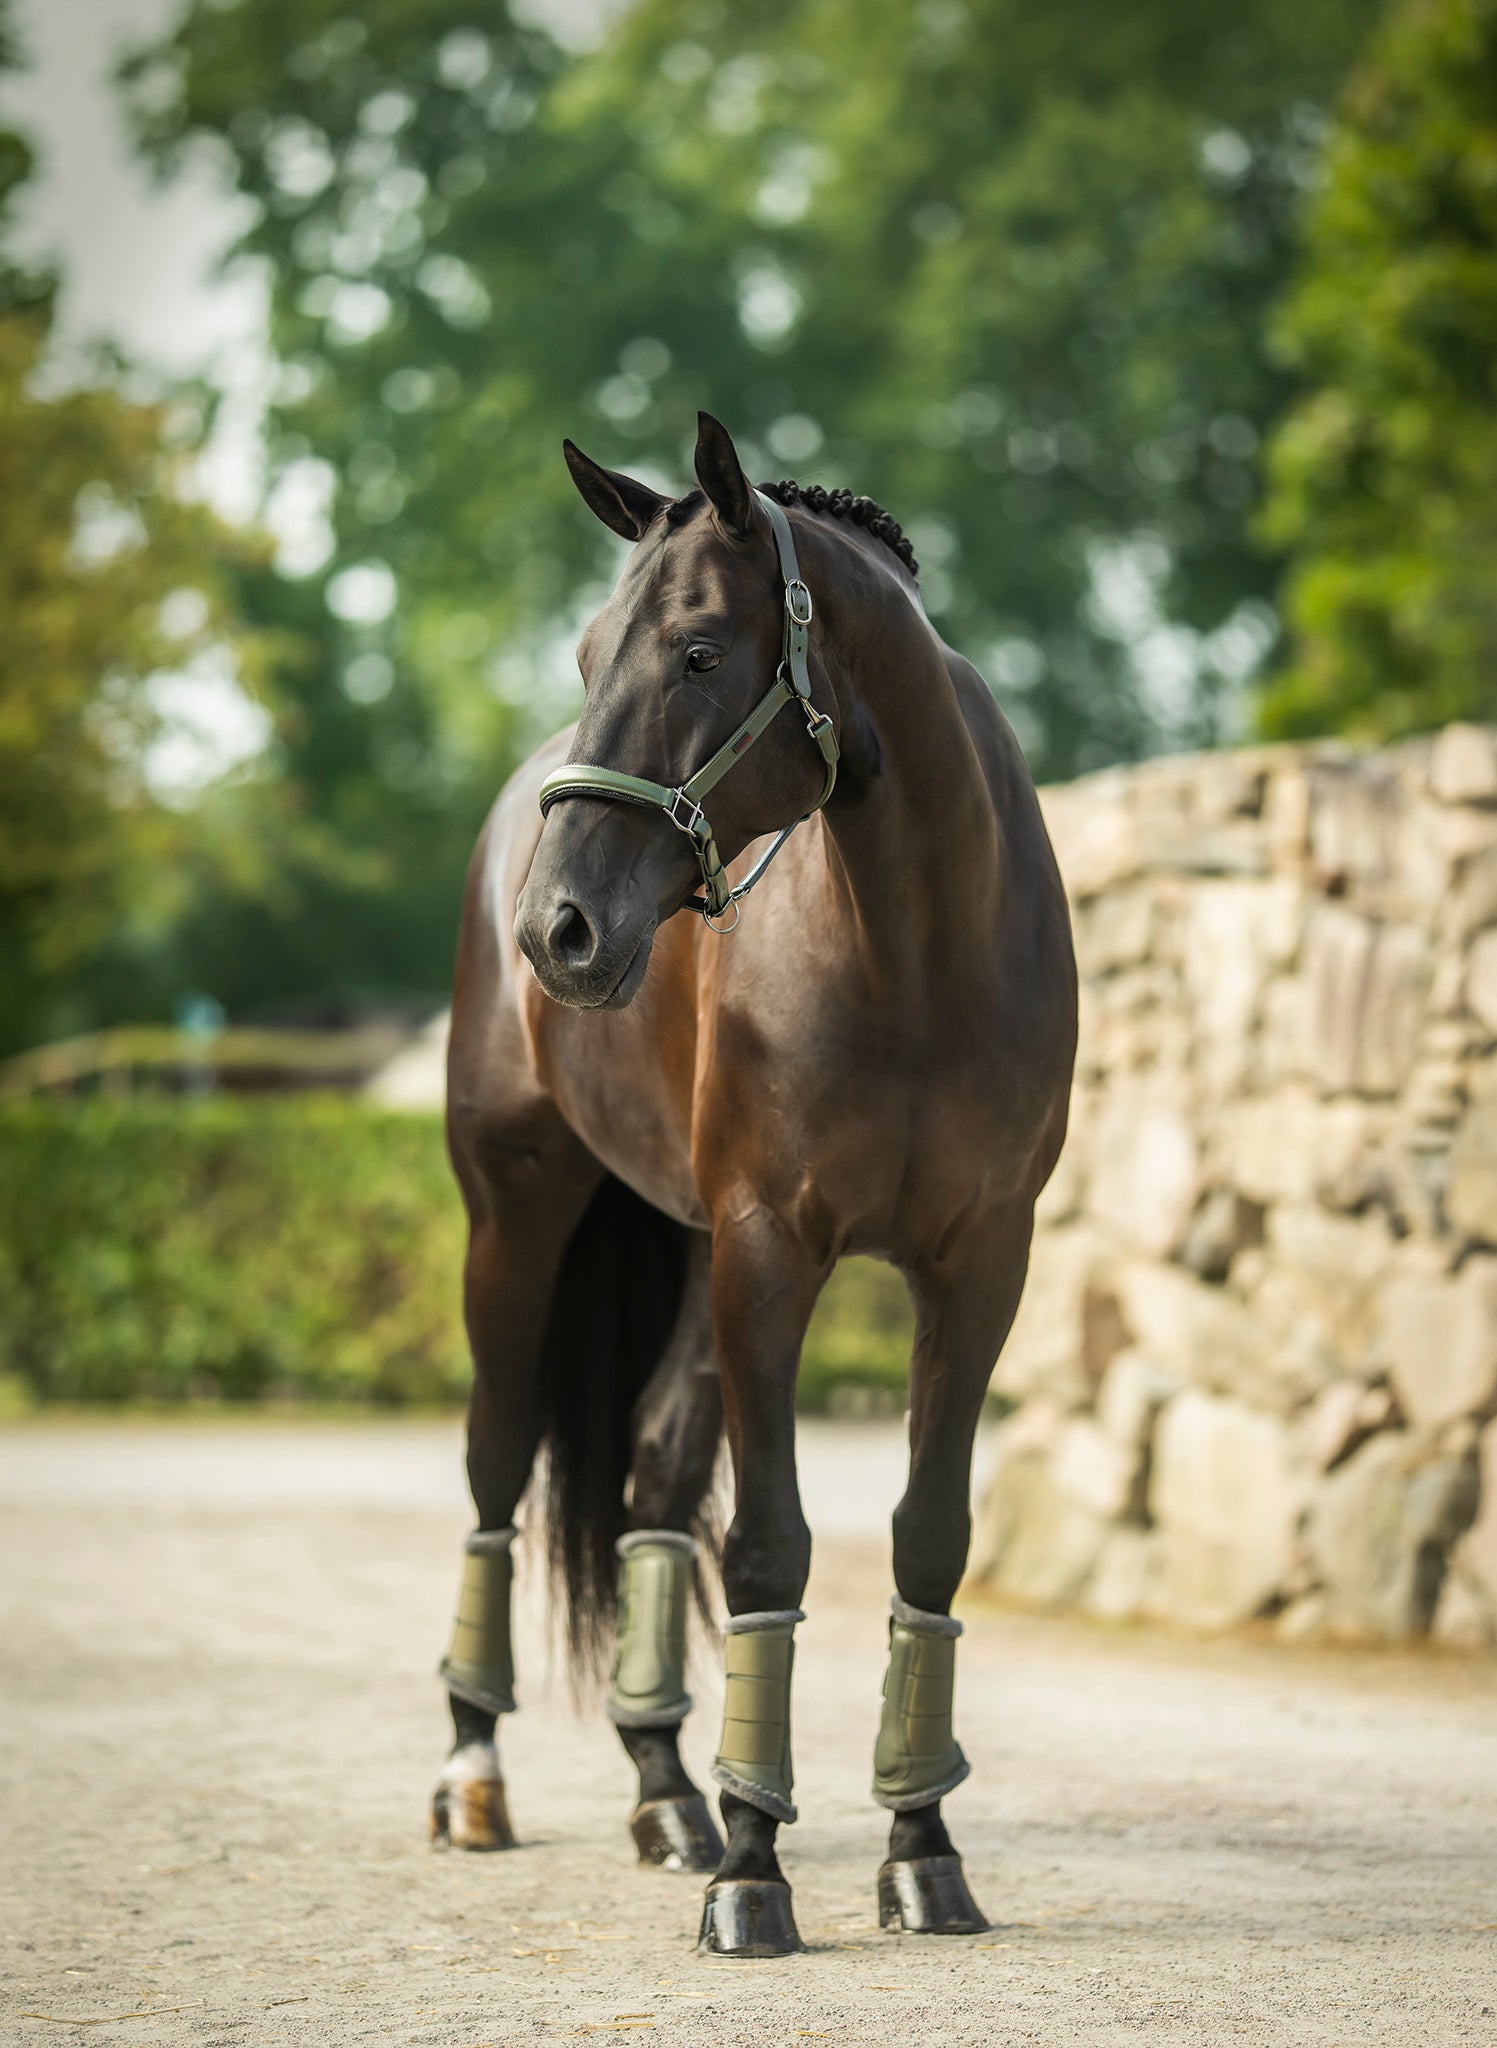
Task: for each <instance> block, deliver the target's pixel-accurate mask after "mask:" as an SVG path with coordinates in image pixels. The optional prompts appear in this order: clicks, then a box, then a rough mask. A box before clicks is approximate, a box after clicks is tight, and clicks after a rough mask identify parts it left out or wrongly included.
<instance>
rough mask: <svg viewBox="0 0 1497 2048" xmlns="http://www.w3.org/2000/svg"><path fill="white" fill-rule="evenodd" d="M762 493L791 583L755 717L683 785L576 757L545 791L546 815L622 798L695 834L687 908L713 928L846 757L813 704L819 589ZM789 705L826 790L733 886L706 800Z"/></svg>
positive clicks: (818, 804)
mask: <svg viewBox="0 0 1497 2048" xmlns="http://www.w3.org/2000/svg"><path fill="white" fill-rule="evenodd" d="M755 496H756V497H757V498H758V500H759V503H760V504H761V505H762V506H763V507H764V510H765V511H766V513H768V515H769V525H770V531H771V532H772V533H773V535H774V544H775V554H776V557H777V559H778V561H779V567H780V580H781V582H782V583H783V584H784V587H785V588H784V630H783V635H782V640H781V651H780V665H779V667H778V669H777V670H776V671H775V679H774V681H773V682H772V683H771V684H770V686H769V688H768V689H767V690H766V691H765V693H764V695H763V696H762V697H761V698H760V699H759V701H758V703H757V704H756V705H755V706H754V708H753V710H752V711H750V713H749V715H748V717H747V718H745V719H744V721H743V723H742V724H741V725H740V726H739V727H738V728H737V730H736V731H735V732H734V733H733V734H732V736H731V737H730V738H729V739H727V740H725V741H724V743H723V744H722V746H720V747H719V748H718V750H717V752H716V753H715V754H713V755H712V757H711V758H710V760H708V761H706V762H705V763H704V764H703V765H702V767H700V768H699V769H698V770H697V772H696V774H695V775H693V776H691V777H690V778H689V779H688V780H687V781H685V782H682V783H679V784H678V785H677V786H676V787H675V788H671V787H670V785H669V784H667V783H664V782H651V781H650V780H649V779H648V778H647V777H645V776H642V775H625V774H623V773H622V772H621V771H620V770H619V769H616V768H596V767H593V766H592V765H590V764H589V763H587V762H583V761H569V762H567V763H566V765H565V766H564V767H561V768H558V769H556V770H555V771H554V772H553V773H552V774H550V775H548V776H547V777H546V779H545V781H544V782H543V783H542V784H541V789H540V802H541V815H542V817H544V816H545V815H546V814H547V813H548V812H549V810H550V809H551V806H552V805H553V804H555V803H560V802H562V801H563V799H564V798H566V797H576V796H589V797H604V798H607V799H608V800H610V801H612V802H614V803H624V804H638V805H639V806H640V807H641V808H642V809H644V810H649V811H663V812H664V814H665V816H666V817H667V818H669V819H670V821H671V823H672V824H673V825H674V826H675V827H676V829H677V831H679V832H684V833H685V834H686V836H687V837H688V839H690V841H691V843H692V848H693V851H694V852H695V854H696V857H697V866H698V867H699V868H700V869H701V873H702V893H701V895H699V896H689V897H688V898H687V899H686V904H685V906H684V907H685V908H688V909H691V910H697V911H700V912H701V914H702V917H703V919H704V921H705V922H706V923H707V924H708V925H709V926H710V928H711V929H712V930H713V931H719V930H722V931H732V930H733V927H734V925H736V924H737V922H738V909H737V906H738V904H739V903H740V902H741V901H742V900H743V898H744V897H745V896H747V894H748V893H749V891H750V890H751V889H752V888H753V887H754V886H755V884H756V883H757V882H758V881H759V879H760V877H761V876H762V875H763V873H764V871H765V869H766V868H767V867H768V866H769V864H770V862H771V861H772V860H773V859H774V857H775V855H776V854H777V853H778V852H779V850H780V848H781V847H782V846H783V845H784V844H785V841H786V840H787V839H788V838H789V837H790V835H791V833H792V832H793V831H794V830H795V827H796V825H802V824H804V823H805V820H806V818H809V817H811V816H812V815H813V813H815V812H816V811H819V810H820V809H821V808H822V806H823V805H824V804H825V803H826V801H827V799H828V798H829V797H830V796H831V793H832V791H833V789H834V788H835V787H836V783H837V762H838V760H839V759H840V750H839V748H838V745H837V735H836V733H835V732H834V731H833V729H832V721H831V719H830V718H829V717H828V716H827V714H826V713H825V712H823V711H818V710H817V709H816V706H815V705H814V704H813V703H812V702H811V675H810V669H809V667H808V657H809V655H810V651H811V620H812V616H813V607H812V603H811V593H810V591H809V590H808V589H807V588H806V585H805V582H804V580H803V579H802V577H801V573H800V563H799V560H798V559H797V556H796V552H795V536H794V534H793V532H792V531H791V527H790V521H789V520H788V519H787V518H786V517H785V513H784V510H783V508H782V507H781V506H779V505H777V504H776V503H775V501H774V499H773V498H770V497H766V496H765V494H764V493H763V492H762V491H757V492H755ZM787 704H799V706H800V708H801V711H802V713H803V715H804V717H805V721H806V731H807V733H808V734H809V736H810V738H811V739H812V741H813V742H814V743H815V746H816V750H817V752H818V753H819V754H820V756H821V760H822V766H823V769H824V777H823V781H822V789H821V794H820V796H819V797H818V798H817V799H816V801H815V803H814V804H813V805H812V806H811V809H810V810H809V811H807V812H806V813H805V816H804V817H801V818H797V819H796V820H795V822H794V824H790V825H787V826H786V827H785V829H784V830H783V831H782V832H779V833H777V834H776V836H775V838H774V841H773V843H772V844H771V845H770V847H769V850H768V851H767V852H766V853H765V854H764V855H763V856H762V858H761V859H759V860H758V861H756V862H755V864H754V867H753V870H752V871H751V873H750V874H748V875H747V876H746V877H745V878H744V880H743V881H741V882H740V883H739V884H738V886H737V888H731V887H730V886H729V884H728V877H727V871H726V869H725V868H724V865H723V859H722V855H721V853H720V852H719V850H718V845H717V839H716V837H715V835H714V833H713V830H712V826H711V823H710V821H709V820H708V817H707V814H706V812H705V810H704V809H703V808H702V804H703V799H704V798H705V797H707V796H708V795H709V794H710V793H711V791H712V790H714V789H716V787H717V785H718V783H719V782H721V781H722V779H723V777H724V776H725V775H726V774H727V772H728V770H729V769H730V768H731V767H732V766H733V764H734V763H735V762H736V761H740V760H741V759H742V758H743V756H744V755H745V754H746V753H747V752H748V750H749V748H750V747H751V746H752V745H753V744H754V742H755V740H757V739H759V738H760V737H761V736H762V735H763V734H764V733H765V732H766V731H767V730H768V728H769V726H770V725H771V724H772V723H773V721H774V719H775V718H776V716H777V715H778V714H779V713H780V712H781V711H782V710H783V709H784V708H785V706H786V705H787ZM730 909H731V910H732V912H733V924H730V925H724V926H719V925H718V924H717V923H716V922H715V920H716V919H717V918H719V917H721V916H723V915H724V914H725V912H727V911H728V910H730Z"/></svg>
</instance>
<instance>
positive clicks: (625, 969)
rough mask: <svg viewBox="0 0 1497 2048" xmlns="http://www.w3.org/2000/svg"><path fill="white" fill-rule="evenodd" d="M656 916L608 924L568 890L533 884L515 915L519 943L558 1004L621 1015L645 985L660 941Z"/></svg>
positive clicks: (537, 976) (608, 920)
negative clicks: (652, 953)
mask: <svg viewBox="0 0 1497 2048" xmlns="http://www.w3.org/2000/svg"><path fill="white" fill-rule="evenodd" d="M655 925H656V919H655V915H654V912H653V910H651V911H650V912H649V913H648V914H646V915H645V916H644V917H643V918H641V917H639V916H638V915H636V916H632V917H630V916H625V917H622V918H617V919H612V920H610V919H605V917H604V916H603V915H602V914H601V913H600V911H599V910H598V909H597V908H595V907H594V906H593V905H591V904H589V903H587V902H586V901H583V900H580V898H579V897H578V896H572V895H568V894H567V893H566V892H565V891H564V890H563V889H560V888H557V887H547V886H546V885H545V884H544V883H543V882H541V881H540V880H539V879H538V878H534V877H533V878H532V880H531V881H529V882H527V883H526V885H525V887H524V889H523V890H522V891H521V892H520V900H519V903H518V905H517V906H516V911H515V943H516V944H517V945H518V946H519V948H520V951H521V952H522V953H523V954H524V955H525V958H526V959H527V960H528V961H529V962H530V964H531V966H532V968H534V970H535V978H536V980H537V981H538V982H539V983H540V985H541V987H542V988H543V989H544V990H545V991H546V994H547V995H548V996H550V998H551V1000H552V1001H553V1002H555V1003H565V1004H567V1005H568V1007H569V1008H571V1009H574V1010H622V1009H624V1008H625V1007H626V1005H627V1004H629V1003H630V1002H631V1001H632V1000H633V998H634V995H635V993H636V991H637V990H638V988H639V985H640V983H641V982H642V981H643V980H644V977H645V969H646V968H647V967H648V965H649V962H650V947H651V945H652V944H653V942H654V938H655Z"/></svg>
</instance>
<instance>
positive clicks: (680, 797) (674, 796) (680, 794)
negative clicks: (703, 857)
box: [665, 789, 707, 839]
mask: <svg viewBox="0 0 1497 2048" xmlns="http://www.w3.org/2000/svg"><path fill="white" fill-rule="evenodd" d="M683 804H684V805H685V806H686V815H685V817H684V818H683V817H682V816H681V806H682V805H683ZM665 815H666V816H667V817H668V818H669V819H670V821H671V823H672V824H673V825H674V826H675V828H676V830H677V831H678V832H684V833H685V834H686V836H687V838H688V839H695V838H697V836H698V834H699V830H700V828H701V827H702V826H703V825H705V824H706V822H707V817H706V813H705V812H704V811H703V809H702V807H701V805H700V804H699V803H697V802H696V801H695V799H694V798H692V797H689V796H688V795H687V794H686V791H685V790H684V789H673V790H672V791H671V800H670V802H669V803H668V804H667V805H666V806H665Z"/></svg>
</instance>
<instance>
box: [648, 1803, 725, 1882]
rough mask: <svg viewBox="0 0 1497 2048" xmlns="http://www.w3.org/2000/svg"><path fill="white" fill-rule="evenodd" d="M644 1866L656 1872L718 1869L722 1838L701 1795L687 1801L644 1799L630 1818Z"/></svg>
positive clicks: (720, 1859)
mask: <svg viewBox="0 0 1497 2048" xmlns="http://www.w3.org/2000/svg"><path fill="white" fill-rule="evenodd" d="M629 1832H630V1834H631V1835H633V1837H634V1846H635V1848H636V1849H638V1851H639V1860H640V1862H641V1863H647V1864H649V1865H650V1867H651V1868H652V1869H654V1870H716V1868H717V1866H718V1864H719V1863H721V1862H722V1860H723V1843H722V1836H721V1835H720V1834H719V1833H718V1832H717V1829H716V1827H715V1826H714V1825H713V1821H712V1815H711V1814H710V1813H709V1812H708V1811H707V1802H706V1800H705V1799H704V1798H703V1797H702V1795H701V1793H700V1792H692V1793H689V1794H688V1795H687V1796H686V1797H685V1798H684V1799H644V1800H641V1802H640V1803H639V1805H638V1806H636V1807H635V1809H634V1811H633V1813H631V1814H630V1816H629Z"/></svg>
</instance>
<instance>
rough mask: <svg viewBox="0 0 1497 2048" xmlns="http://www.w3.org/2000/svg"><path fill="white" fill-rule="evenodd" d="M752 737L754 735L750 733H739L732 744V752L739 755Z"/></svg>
mask: <svg viewBox="0 0 1497 2048" xmlns="http://www.w3.org/2000/svg"><path fill="white" fill-rule="evenodd" d="M753 737H754V735H753V734H752V733H751V732H741V733H740V734H739V735H738V737H737V739H736V740H734V742H733V752H734V753H735V754H741V753H742V752H743V750H744V748H745V747H746V746H747V745H748V743H749V741H750V740H751V739H752V738H753Z"/></svg>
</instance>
